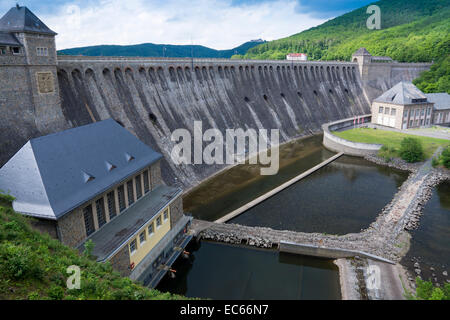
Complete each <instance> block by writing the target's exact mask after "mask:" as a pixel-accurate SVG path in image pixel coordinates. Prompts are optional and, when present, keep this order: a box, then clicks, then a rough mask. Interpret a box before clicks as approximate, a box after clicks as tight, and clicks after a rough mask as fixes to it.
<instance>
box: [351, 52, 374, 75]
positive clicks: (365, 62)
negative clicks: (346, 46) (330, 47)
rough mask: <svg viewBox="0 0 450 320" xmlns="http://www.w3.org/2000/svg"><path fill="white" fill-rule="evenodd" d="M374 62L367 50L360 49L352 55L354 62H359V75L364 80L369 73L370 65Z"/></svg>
mask: <svg viewBox="0 0 450 320" xmlns="http://www.w3.org/2000/svg"><path fill="white" fill-rule="evenodd" d="M371 61H372V55H371V54H370V53H369V51H367V49H366V48H359V49H358V50H357V51H356V52H355V53H354V54H353V55H352V62H357V63H358V67H359V74H360V75H361V78H364V76H366V75H367V74H368V72H369V64H370V63H371Z"/></svg>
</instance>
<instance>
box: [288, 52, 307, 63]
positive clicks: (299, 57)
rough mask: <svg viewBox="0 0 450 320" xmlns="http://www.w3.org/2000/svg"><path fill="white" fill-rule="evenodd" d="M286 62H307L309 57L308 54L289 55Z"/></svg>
mask: <svg viewBox="0 0 450 320" xmlns="http://www.w3.org/2000/svg"><path fill="white" fill-rule="evenodd" d="M286 60H299V61H307V60H308V55H307V54H306V53H289V54H287V55H286Z"/></svg>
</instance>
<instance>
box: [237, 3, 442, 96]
mask: <svg viewBox="0 0 450 320" xmlns="http://www.w3.org/2000/svg"><path fill="white" fill-rule="evenodd" d="M374 4H376V5H378V6H379V7H380V9H381V29H380V30H369V29H368V28H367V27H366V20H367V18H368V17H369V14H367V13H366V9H367V6H365V7H363V8H360V9H357V10H354V11H352V12H350V13H347V14H344V15H342V16H340V17H337V18H335V19H332V20H330V21H327V22H326V23H324V24H322V25H320V26H317V27H314V28H311V29H309V30H306V31H303V32H301V33H298V34H295V35H293V36H290V37H287V38H284V39H279V40H275V41H270V42H266V43H264V44H261V45H259V46H256V47H254V48H252V49H250V50H248V52H247V53H246V54H245V55H242V56H233V58H247V59H285V56H286V54H287V53H291V52H304V53H307V54H308V56H309V59H313V60H349V59H350V57H351V55H352V53H353V52H355V51H356V50H357V49H358V48H360V47H366V48H367V50H368V51H369V52H370V53H371V54H373V55H380V56H390V57H392V58H393V59H394V60H398V61H400V62H426V61H434V62H435V66H433V68H432V70H431V71H430V72H428V73H426V74H424V75H423V77H421V78H420V79H419V80H417V81H416V83H417V84H418V85H419V87H420V88H421V89H422V90H425V91H426V92H437V91H447V92H448V91H449V88H448V87H449V68H448V65H449V60H448V56H449V54H450V34H449V30H450V1H449V0H409V1H404V0H382V1H378V2H375V3H374Z"/></svg>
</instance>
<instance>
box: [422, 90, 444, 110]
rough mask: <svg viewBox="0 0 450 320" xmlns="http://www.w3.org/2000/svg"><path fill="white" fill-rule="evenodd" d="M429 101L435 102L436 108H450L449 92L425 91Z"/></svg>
mask: <svg viewBox="0 0 450 320" xmlns="http://www.w3.org/2000/svg"><path fill="white" fill-rule="evenodd" d="M425 95H426V96H427V98H428V101H430V102H434V109H435V110H446V109H450V95H449V94H448V93H447V92H440V93H425Z"/></svg>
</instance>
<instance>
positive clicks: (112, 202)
mask: <svg viewBox="0 0 450 320" xmlns="http://www.w3.org/2000/svg"><path fill="white" fill-rule="evenodd" d="M107 198H108V211H109V218H110V219H112V218H114V217H115V216H116V215H117V208H116V197H115V196H114V191H111V192H109V193H108V195H107Z"/></svg>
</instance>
